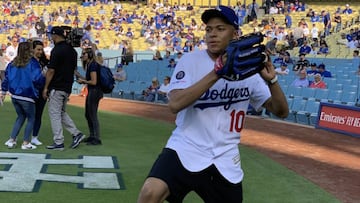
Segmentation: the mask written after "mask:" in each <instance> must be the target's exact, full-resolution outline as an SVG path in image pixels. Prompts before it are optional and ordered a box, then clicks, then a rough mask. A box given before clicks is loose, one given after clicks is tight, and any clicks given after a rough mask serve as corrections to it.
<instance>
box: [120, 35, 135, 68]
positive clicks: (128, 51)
mask: <svg viewBox="0 0 360 203" xmlns="http://www.w3.org/2000/svg"><path fill="white" fill-rule="evenodd" d="M132 62H134V51H133V47H132V45H131V42H130V41H128V40H123V47H122V51H121V64H123V65H129V63H132Z"/></svg>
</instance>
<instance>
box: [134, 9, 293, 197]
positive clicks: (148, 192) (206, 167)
mask: <svg viewBox="0 0 360 203" xmlns="http://www.w3.org/2000/svg"><path fill="white" fill-rule="evenodd" d="M201 19H202V21H203V22H204V23H205V24H206V29H205V30H206V43H207V47H208V48H207V50H200V51H194V52H191V53H188V54H186V55H184V56H183V57H182V58H181V59H180V60H179V62H178V64H177V66H176V68H175V70H174V74H173V76H172V78H171V82H170V87H169V93H168V96H169V108H170V110H171V111H172V112H173V113H177V117H176V129H175V130H174V131H173V132H172V135H171V137H170V138H169V140H168V142H167V144H166V146H165V148H164V149H163V151H162V153H161V154H160V156H159V157H158V159H157V160H156V162H155V163H154V165H153V167H152V169H151V171H150V174H149V175H148V178H147V179H146V180H145V183H144V185H143V187H142V189H141V192H140V194H139V197H138V203H144V202H146V203H152V202H163V201H165V200H167V201H168V202H182V201H183V199H184V197H185V196H186V195H187V194H188V193H189V192H190V191H194V192H195V193H197V194H198V195H199V196H200V197H201V198H202V199H203V201H204V202H207V203H209V202H221V203H222V202H226V203H232V202H233V203H235V202H236V203H239V202H242V199H243V198H242V179H243V171H242V169H241V164H240V154H239V148H238V144H239V142H240V132H241V130H242V129H243V127H244V119H245V115H246V111H247V108H248V106H249V104H251V105H252V106H253V107H254V108H255V109H257V110H259V109H261V107H265V108H266V109H267V110H269V111H270V112H272V113H274V114H275V115H277V116H279V117H282V118H284V117H286V116H287V115H288V105H287V102H286V98H285V96H284V94H283V92H282V91H281V88H280V86H279V84H278V82H277V77H276V73H275V70H274V67H273V65H272V64H271V62H266V63H265V68H264V69H263V70H262V71H261V72H260V74H255V75H253V76H250V77H248V78H246V79H244V80H241V81H228V80H225V79H223V78H221V76H219V75H218V74H217V73H216V71H214V67H215V66H217V65H218V63H216V64H215V61H216V60H217V59H218V58H219V57H222V58H221V59H222V61H223V63H222V64H225V60H226V57H224V56H222V54H223V53H224V50H225V48H226V47H227V45H228V44H229V41H230V40H233V39H237V37H238V34H237V33H238V29H239V28H238V24H237V22H238V18H237V16H236V14H235V12H234V11H233V10H232V9H231V8H228V7H225V6H219V7H217V8H216V9H210V10H207V11H205V12H204V13H203V14H202V17H201ZM216 68H217V69H218V68H219V67H216Z"/></svg>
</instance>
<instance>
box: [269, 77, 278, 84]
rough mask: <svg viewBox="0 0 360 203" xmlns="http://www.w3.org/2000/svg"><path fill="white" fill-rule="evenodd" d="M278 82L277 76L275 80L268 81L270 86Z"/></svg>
mask: <svg viewBox="0 0 360 203" xmlns="http://www.w3.org/2000/svg"><path fill="white" fill-rule="evenodd" d="M277 81H278V77H277V75H275V77H274V78H273V79H271V80H270V81H268V85H273V84H275V83H276V82H277Z"/></svg>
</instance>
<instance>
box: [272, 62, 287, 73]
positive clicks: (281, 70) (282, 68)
mask: <svg viewBox="0 0 360 203" xmlns="http://www.w3.org/2000/svg"><path fill="white" fill-rule="evenodd" d="M275 72H276V74H278V75H288V74H289V69H288V64H287V63H284V62H283V63H281V64H280V67H279V68H276V69H275Z"/></svg>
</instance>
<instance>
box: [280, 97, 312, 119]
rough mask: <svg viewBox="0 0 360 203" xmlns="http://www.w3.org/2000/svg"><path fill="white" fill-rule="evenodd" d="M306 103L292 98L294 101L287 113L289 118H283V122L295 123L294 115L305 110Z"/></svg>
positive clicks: (300, 99) (303, 100)
mask: <svg viewBox="0 0 360 203" xmlns="http://www.w3.org/2000/svg"><path fill="white" fill-rule="evenodd" d="M306 102H307V100H305V99H303V98H302V97H299V96H297V97H294V101H293V103H292V105H291V109H290V111H289V116H288V117H287V118H285V120H287V121H291V122H294V123H297V120H296V114H297V112H299V111H303V110H304V109H305V105H306Z"/></svg>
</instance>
